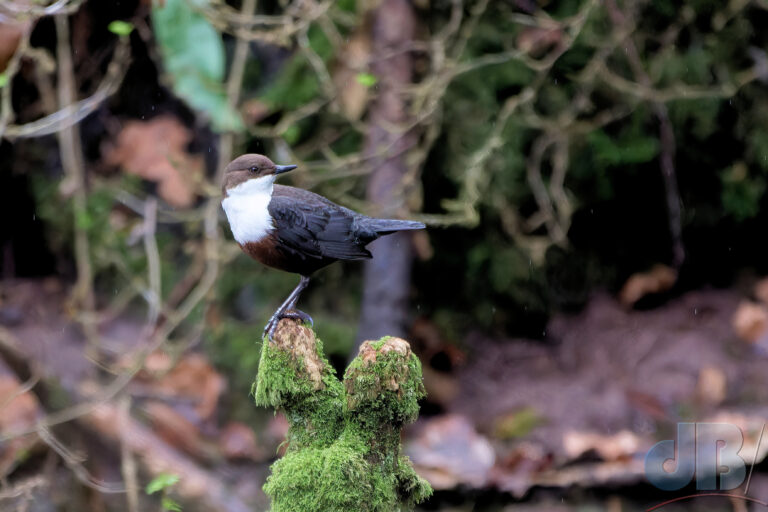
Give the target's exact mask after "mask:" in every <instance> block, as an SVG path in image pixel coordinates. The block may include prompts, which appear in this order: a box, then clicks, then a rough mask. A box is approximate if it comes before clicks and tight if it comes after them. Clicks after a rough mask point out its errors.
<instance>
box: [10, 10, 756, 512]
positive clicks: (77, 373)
mask: <svg viewBox="0 0 768 512" xmlns="http://www.w3.org/2000/svg"><path fill="white" fill-rule="evenodd" d="M766 26H768V1H766V0H729V1H710V0H686V1H673V0H645V1H643V0H634V1H633V0H603V1H598V0H492V1H491V0H341V1H336V2H334V1H331V0H292V1H289V0H260V1H256V0H242V1H240V0H154V1H151V0H114V1H103V0H101V1H100V0H56V1H50V0H2V2H0V139H1V140H0V211H1V212H2V219H3V220H2V222H0V273H1V276H2V280H1V281H0V509H2V510H9V511H88V512H90V511H94V512H99V511H113V510H114V511H128V512H136V511H140V510H141V511H143V510H175V509H178V508H183V510H190V511H194V510H217V511H218V510H221V511H241V510H242V511H244V510H266V508H267V507H268V501H267V499H266V497H265V495H264V494H263V492H262V490H261V486H262V485H263V482H264V480H265V478H266V476H267V475H268V471H269V465H270V464H271V463H272V462H273V461H274V460H276V458H277V457H279V455H280V453H282V450H284V446H282V445H281V443H282V441H283V439H284V436H285V432H286V429H287V422H286V421H285V419H284V418H283V417H282V416H281V415H279V414H278V415H275V414H274V413H273V411H271V410H267V409H260V408H256V407H255V406H254V405H253V403H252V398H251V396H250V395H249V393H250V389H251V384H252V382H253V379H254V375H255V374H256V372H257V370H258V361H259V354H260V349H261V332H262V329H263V327H264V324H265V323H266V320H267V318H268V317H269V315H270V314H271V313H272V311H274V309H275V308H276V307H277V305H278V304H279V303H280V302H281V301H282V300H283V299H284V298H285V297H286V296H287V294H288V293H289V292H290V290H291V289H292V288H293V287H294V286H295V285H296V283H297V280H298V278H297V276H294V275H290V274H284V273H281V272H279V271H275V270H270V269H267V268H265V267H262V266H261V265H259V264H257V263H255V262H253V261H252V260H250V259H249V258H248V257H247V256H245V255H243V254H242V253H241V252H240V249H239V248H238V247H237V245H236V244H235V243H234V241H233V240H232V236H231V233H230V231H229V228H228V226H227V225H226V222H225V219H224V216H223V212H222V211H221V208H220V200H221V197H220V182H221V174H222V170H223V168H224V166H225V165H226V163H227V162H229V161H230V160H231V159H232V158H234V157H235V156H237V155H239V154H242V153H246V152H256V153H263V154H266V155H268V156H270V158H272V159H273V160H274V161H275V162H277V163H279V164H289V163H292V164H297V165H298V166H299V169H298V170H297V171H294V172H293V173H291V174H290V175H287V176H285V177H284V178H281V182H282V183H284V184H292V185H294V186H298V187H302V188H307V189H311V190H313V191H315V192H318V193H321V194H323V195H325V196H327V197H328V198H330V199H332V200H334V201H336V202H338V203H340V204H342V205H345V206H347V207H350V208H353V209H356V210H358V211H362V212H364V213H366V214H369V215H372V216H387V217H397V218H409V219H415V220H421V221H423V222H425V223H427V224H428V226H429V227H428V229H427V230H426V231H422V232H416V233H410V234H407V235H406V234H404V235H402V236H401V235H397V236H392V237H386V238H384V239H382V240H380V241H378V242H376V243H375V244H374V245H373V246H372V247H373V252H374V254H375V255H376V258H375V259H374V260H373V261H372V262H366V263H360V262H351V263H339V264H335V265H333V266H331V267H329V268H327V269H325V270H323V271H321V272H318V273H317V274H316V276H315V278H314V279H313V282H312V284H311V285H310V288H309V289H308V291H307V292H306V293H305V294H304V296H303V297H302V300H301V302H300V304H299V306H300V308H301V309H302V310H304V311H307V312H309V313H310V314H311V315H312V316H313V317H314V320H315V328H316V331H317V333H318V335H319V337H320V338H322V340H323V342H324V346H325V349H326V352H327V354H328V356H329V358H330V360H331V362H332V363H333V365H334V366H335V368H336V369H337V370H338V371H339V373H341V372H343V369H344V367H345V365H346V363H347V361H348V360H349V359H350V358H351V357H354V355H355V354H356V351H357V349H356V347H357V344H359V342H360V341H362V340H365V339H371V338H378V337H380V336H382V335H386V334H391V335H398V336H403V337H405V338H406V339H408V340H409V341H410V343H411V345H412V347H413V348H414V350H415V352H416V353H417V354H418V355H419V357H420V359H421V361H422V363H423V366H424V380H425V385H426V387H427V391H428V394H429V397H428V398H427V400H426V401H425V402H424V403H423V404H422V413H421V417H420V419H419V421H418V422H417V423H416V424H415V425H413V426H411V427H409V428H408V429H407V431H406V432H405V435H404V439H403V443H404V447H405V451H406V452H407V453H408V454H409V455H410V456H411V458H412V460H413V462H414V464H415V466H416V468H417V470H418V472H419V473H420V474H421V475H422V476H424V477H425V478H427V479H428V480H429V481H430V482H431V483H432V485H433V487H434V488H435V490H436V492H435V494H434V496H433V497H432V498H431V499H430V501H429V502H427V503H425V504H423V505H422V509H423V510H444V511H501V510H505V511H511V510H521V511H524V510H547V511H561V510H562V511H577V510H578V511H587V510H589V511H592V510H607V511H611V512H613V511H634V510H646V509H648V508H650V507H653V506H655V505H657V504H660V503H662V502H664V501H666V500H669V499H672V498H675V497H678V496H683V495H685V494H691V493H693V492H696V489H695V484H694V483H692V484H691V485H690V486H689V487H687V488H685V489H683V490H681V491H680V492H678V493H677V494H676V493H671V492H665V491H660V490H658V489H656V488H655V487H653V486H651V485H650V484H649V483H648V482H647V480H646V479H645V477H644V474H643V459H644V456H645V454H646V453H647V451H648V449H649V448H650V447H651V446H652V445H653V444H654V443H656V442H658V441H660V440H663V439H673V438H675V435H676V424H677V422H680V421H692V422H704V421H719V422H727V423H732V424H736V425H738V426H739V427H740V428H741V429H742V432H743V434H744V446H743V450H742V453H741V455H742V457H743V458H744V459H745V460H746V461H747V462H748V463H750V464H754V473H753V474H752V476H751V480H750V484H749V485H750V486H749V496H752V497H754V498H756V499H759V500H768V465H766V463H764V462H762V461H763V459H764V457H765V454H766V452H767V451H768V442H766V443H763V444H765V445H766V447H763V446H762V445H761V436H762V434H761V432H762V428H763V426H764V422H765V419H764V418H765V417H766V413H768V407H767V405H768V372H766V371H765V368H766V366H765V363H766V360H767V359H766V358H767V357H768V280H766V279H765V278H764V277H763V276H765V275H766V274H768V236H766V226H767V225H768V224H767V222H768V198H767V197H766V185H767V184H768V96H766V92H768V55H767V54H766V50H767V49H768V32H767V31H766V30H765V28H763V29H760V27H766ZM742 490H743V488H742ZM737 492H739V491H737ZM762 508H763V506H762V505H759V504H756V503H751V504H750V503H748V502H746V501H743V500H736V499H728V498H722V497H721V498H707V499H698V500H690V501H682V502H679V503H674V504H670V505H667V506H666V507H665V508H664V509H665V510H736V511H745V510H758V509H762Z"/></svg>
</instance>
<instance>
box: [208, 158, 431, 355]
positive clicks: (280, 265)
mask: <svg viewBox="0 0 768 512" xmlns="http://www.w3.org/2000/svg"><path fill="white" fill-rule="evenodd" d="M295 168H296V166H295V165H275V164H274V163H273V162H272V160H270V159H269V158H267V157H266V156H264V155H257V154H247V155H242V156H239V157H237V158H235V159H234V160H232V161H231V162H230V163H229V165H227V168H226V169H225V174H224V183H223V184H222V191H223V194H224V199H223V200H222V202H221V205H222V207H223V208H224V212H226V214H227V220H229V227H230V228H231V229H232V234H233V235H234V237H235V240H236V241H237V243H238V244H239V245H240V248H241V249H242V250H243V251H244V252H245V253H246V254H248V255H249V256H250V257H251V258H253V259H255V260H258V261H260V262H261V263H263V264H264V265H267V266H269V267H273V268H277V269H280V270H284V271H286V272H293V273H296V274H299V275H301V281H299V284H298V286H296V288H295V289H294V290H293V291H292V292H291V294H290V295H289V296H288V298H287V299H285V302H283V303H282V304H281V305H280V307H279V308H278V309H277V311H275V313H274V314H273V315H272V317H271V318H270V319H269V322H268V323H267V325H266V327H265V328H264V334H265V335H269V339H270V340H271V339H272V335H273V334H274V332H275V329H276V328H277V324H278V322H279V321H280V319H281V318H298V319H301V320H302V321H305V322H309V323H310V324H311V323H312V318H311V317H310V316H309V315H307V314H306V313H303V312H301V311H299V310H297V309H295V306H296V302H297V301H298V300H299V296H300V295H301V292H302V291H304V289H305V288H306V287H307V285H308V284H309V276H310V275H311V274H312V273H313V272H314V271H316V270H318V269H320V268H323V267H325V266H326V265H330V264H331V263H333V262H334V261H337V260H360V259H367V258H371V257H372V256H371V253H370V252H369V251H368V250H367V249H366V248H365V246H366V245H368V244H369V243H370V242H372V241H374V240H376V239H377V238H379V237H380V236H383V235H389V234H392V233H395V232H397V231H404V230H413V229H424V227H425V226H424V224H422V223H421V222H416V221H409V220H393V219H374V218H371V217H367V216H365V215H363V214H361V213H357V212H355V211H352V210H350V209H348V208H344V207H343V206H339V205H337V204H335V203H333V202H332V201H330V200H328V199H326V198H324V197H323V196H320V195H318V194H315V193H313V192H309V191H308V190H302V189H299V188H295V187H287V186H284V185H275V184H274V183H275V178H277V176H278V174H282V173H284V172H288V171H291V170H293V169H295Z"/></svg>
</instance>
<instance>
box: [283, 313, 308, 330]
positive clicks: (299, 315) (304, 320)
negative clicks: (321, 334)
mask: <svg viewBox="0 0 768 512" xmlns="http://www.w3.org/2000/svg"><path fill="white" fill-rule="evenodd" d="M281 318H293V319H294V320H301V322H302V323H305V324H309V326H310V327H314V326H315V322H314V321H313V320H312V317H311V316H309V315H308V314H306V313H305V312H303V311H299V310H298V309H291V310H288V311H286V312H285V313H283V314H282V316H281Z"/></svg>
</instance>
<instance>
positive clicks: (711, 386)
mask: <svg viewBox="0 0 768 512" xmlns="http://www.w3.org/2000/svg"><path fill="white" fill-rule="evenodd" d="M726 391H727V379H726V377H725V372H723V370H721V369H720V368H717V367H715V366H705V367H704V368H702V369H701V370H700V371H699V380H698V382H697V383H696V398H697V400H698V401H699V403H702V404H705V405H713V406H714V405H720V404H721V403H723V401H724V400H725V396H726Z"/></svg>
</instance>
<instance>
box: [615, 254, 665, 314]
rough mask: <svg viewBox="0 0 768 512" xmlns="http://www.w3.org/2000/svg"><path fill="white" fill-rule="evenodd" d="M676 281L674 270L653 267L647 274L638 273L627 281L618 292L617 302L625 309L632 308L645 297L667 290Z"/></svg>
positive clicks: (657, 266) (659, 265) (658, 266)
mask: <svg viewBox="0 0 768 512" xmlns="http://www.w3.org/2000/svg"><path fill="white" fill-rule="evenodd" d="M676 281H677V272H676V271H675V269H673V268H670V267H668V266H666V265H661V264H657V265H654V266H653V267H652V268H651V270H649V271H648V272H638V273H637V274H632V275H631V276H630V277H629V279H627V281H626V282H625V283H624V286H622V287H621V291H620V292H619V302H621V304H622V305H623V306H625V307H632V306H634V305H635V304H636V303H637V301H639V300H640V299H642V298H643V297H645V296H646V295H651V294H654V293H661V292H665V291H667V290H669V289H670V288H672V287H673V286H674V285H675V282H676Z"/></svg>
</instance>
